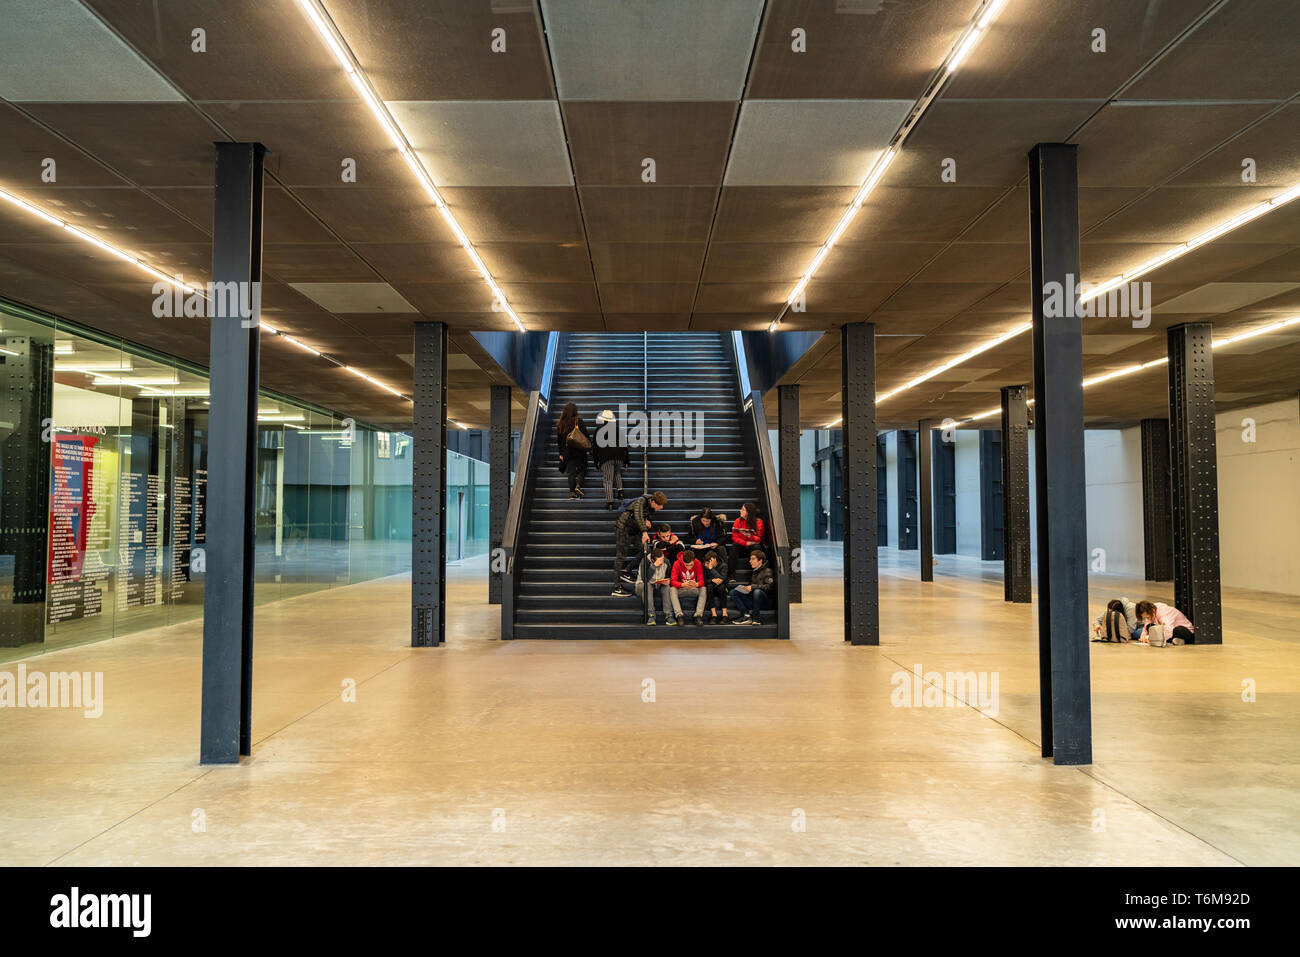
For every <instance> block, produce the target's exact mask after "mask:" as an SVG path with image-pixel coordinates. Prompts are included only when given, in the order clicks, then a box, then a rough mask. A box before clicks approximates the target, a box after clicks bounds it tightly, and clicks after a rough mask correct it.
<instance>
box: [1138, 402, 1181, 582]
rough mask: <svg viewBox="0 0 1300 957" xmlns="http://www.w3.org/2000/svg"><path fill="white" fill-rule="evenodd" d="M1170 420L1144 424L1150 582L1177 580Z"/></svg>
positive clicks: (1144, 508)
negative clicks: (1171, 479) (1171, 490)
mask: <svg viewBox="0 0 1300 957" xmlns="http://www.w3.org/2000/svg"><path fill="white" fill-rule="evenodd" d="M1169 482H1170V478H1169V420H1168V419H1143V420H1142V539H1143V541H1142V544H1143V552H1142V553H1143V556H1144V563H1143V564H1144V566H1145V569H1146V580H1147V581H1149V582H1153V581H1154V582H1167V581H1169V580H1170V579H1171V578H1173V577H1174V531H1173V514H1172V512H1171V509H1172V507H1173V496H1172V495H1171V493H1170V488H1169Z"/></svg>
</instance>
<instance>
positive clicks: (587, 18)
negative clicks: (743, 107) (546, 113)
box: [542, 0, 763, 100]
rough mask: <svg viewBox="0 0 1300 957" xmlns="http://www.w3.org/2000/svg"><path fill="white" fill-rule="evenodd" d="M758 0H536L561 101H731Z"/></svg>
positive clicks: (750, 44)
mask: <svg viewBox="0 0 1300 957" xmlns="http://www.w3.org/2000/svg"><path fill="white" fill-rule="evenodd" d="M762 11H763V2H762V0H709V2H708V3H700V2H699V0H657V2H655V3H609V2H608V0H542V15H543V19H544V21H545V24H546V36H547V42H548V43H549V44H550V49H551V59H552V61H553V63H554V66H555V82H556V87H557V88H558V90H559V95H560V99H563V100H738V99H740V94H741V90H742V89H743V87H744V83H745V74H746V72H747V71H748V69H749V60H750V55H751V53H752V52H753V49H754V42H755V38H756V35H757V33H758V23H759V18H760V16H761V15H762Z"/></svg>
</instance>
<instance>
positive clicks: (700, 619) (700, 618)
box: [695, 615, 704, 628]
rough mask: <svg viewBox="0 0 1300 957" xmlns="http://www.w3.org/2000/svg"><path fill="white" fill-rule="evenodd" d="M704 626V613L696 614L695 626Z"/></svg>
mask: <svg viewBox="0 0 1300 957" xmlns="http://www.w3.org/2000/svg"><path fill="white" fill-rule="evenodd" d="M703 626H704V616H703V615H696V616H695V627H696V628H702V627H703Z"/></svg>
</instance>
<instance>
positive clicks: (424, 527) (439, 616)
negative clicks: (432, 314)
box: [411, 322, 447, 648]
mask: <svg viewBox="0 0 1300 957" xmlns="http://www.w3.org/2000/svg"><path fill="white" fill-rule="evenodd" d="M414 398H415V423H414V429H413V430H412V432H411V435H412V439H413V441H414V453H413V458H412V460H411V470H412V475H411V510H412V515H411V647H413V648H431V647H437V646H438V645H440V644H442V643H443V641H444V640H445V638H446V634H447V326H446V324H445V323H442V322H417V323H416V324H415V395H414Z"/></svg>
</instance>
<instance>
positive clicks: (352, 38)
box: [325, 0, 554, 100]
mask: <svg viewBox="0 0 1300 957" xmlns="http://www.w3.org/2000/svg"><path fill="white" fill-rule="evenodd" d="M325 7H326V9H327V10H329V13H330V16H331V17H332V18H333V20H334V23H335V24H336V25H337V26H338V28H339V30H340V32H341V33H342V34H343V35H344V36H345V37H347V39H348V43H349V45H350V46H351V47H352V50H353V52H354V53H355V54H356V56H357V59H358V61H359V62H360V63H361V66H362V68H363V69H365V71H366V73H367V74H368V75H369V77H370V80H371V82H372V83H374V85H375V88H376V89H377V90H378V91H379V95H380V96H381V97H383V98H384V99H389V100H544V99H549V98H550V97H552V96H553V95H554V89H553V87H552V84H551V70H550V66H549V63H548V59H547V52H546V44H545V40H544V39H543V37H542V30H541V23H540V20H539V18H538V12H537V4H536V0H504V2H502V0H492V2H482V0H476V2H469V3H466V2H460V3H430V2H429V0H384V2H383V3H355V2H349V0H325ZM496 31H500V33H497V32H496ZM433 51H436V54H434V52H433Z"/></svg>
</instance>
